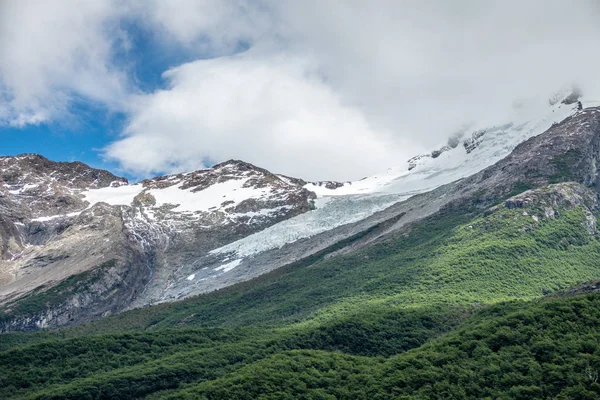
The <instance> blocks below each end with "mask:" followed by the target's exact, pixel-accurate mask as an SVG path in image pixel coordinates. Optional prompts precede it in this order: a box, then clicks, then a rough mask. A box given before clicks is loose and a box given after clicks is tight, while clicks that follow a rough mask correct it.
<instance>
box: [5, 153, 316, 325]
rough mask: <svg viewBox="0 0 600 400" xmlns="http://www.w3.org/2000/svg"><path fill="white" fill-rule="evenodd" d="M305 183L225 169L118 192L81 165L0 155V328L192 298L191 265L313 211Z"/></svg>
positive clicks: (236, 165)
mask: <svg viewBox="0 0 600 400" xmlns="http://www.w3.org/2000/svg"><path fill="white" fill-rule="evenodd" d="M305 184H306V182H304V181H302V180H298V179H294V178H290V177H285V176H278V175H275V174H272V173H270V172H269V171H267V170H265V169H262V168H258V167H255V166H254V165H252V164H249V163H245V162H242V161H236V160H230V161H227V162H225V163H221V164H218V165H215V166H214V167H213V168H209V169H204V170H199V171H194V172H190V173H186V174H176V175H168V176H164V177H157V178H155V179H149V180H145V181H143V182H141V183H140V184H137V185H129V184H128V183H127V180H126V179H124V178H119V177H116V176H114V175H112V174H111V173H109V172H107V171H101V170H95V169H93V168H90V167H87V166H85V165H84V164H81V163H57V162H52V161H50V160H47V159H46V158H44V157H41V156H38V155H22V156H17V157H2V158H0V252H1V253H0V254H1V256H2V257H1V259H0V311H1V312H3V313H4V314H3V315H0V331H9V330H28V329H38V328H43V327H49V328H52V327H56V326H61V325H65V324H72V323H80V322H83V321H87V320H90V319H93V318H97V317H100V316H102V315H106V314H111V313H116V312H120V311H122V310H124V309H127V308H129V307H131V306H134V305H135V306H142V305H146V304H148V303H151V302H156V301H164V300H165V299H169V298H176V297H178V296H179V297H181V296H185V295H191V294H194V293H195V292H194V287H193V285H190V284H192V283H193V282H190V281H188V280H186V279H185V278H186V277H187V276H189V270H190V269H194V268H195V267H194V263H195V261H196V260H197V259H199V258H200V257H202V256H204V255H206V253H207V252H209V251H210V250H211V249H213V248H216V247H219V246H223V245H225V244H227V243H229V242H231V241H234V240H237V239H239V238H241V237H244V236H246V235H249V234H252V233H253V232H256V231H258V230H261V229H264V228H265V227H267V226H270V225H272V224H275V223H277V222H280V221H282V220H285V219H288V218H291V217H293V216H295V215H298V214H301V213H304V212H306V211H309V210H311V209H312V208H314V199H315V198H316V196H315V194H314V193H313V192H310V191H308V190H307V189H305V188H304V187H303V186H304V185H305ZM222 274H223V273H222V272H218V273H215V275H219V276H220V275H222ZM90 279H91V281H90ZM218 279H219V278H218V277H217V278H216V280H217V281H218ZM221 279H227V278H226V277H225V278H221ZM74 280H75V281H74ZM75 282H77V284H76V285H75ZM34 298H37V299H38V300H39V301H32V299H34ZM44 299H48V301H46V300H44ZM59 300H60V301H59ZM33 304H35V305H36V307H37V308H36V307H33V306H32V305H33Z"/></svg>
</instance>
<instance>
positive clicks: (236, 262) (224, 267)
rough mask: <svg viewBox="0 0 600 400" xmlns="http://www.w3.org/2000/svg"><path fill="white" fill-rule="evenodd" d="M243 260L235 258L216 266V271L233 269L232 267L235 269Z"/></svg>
mask: <svg viewBox="0 0 600 400" xmlns="http://www.w3.org/2000/svg"><path fill="white" fill-rule="evenodd" d="M241 262H242V260H241V259H239V260H233V261H231V262H228V263H226V264H223V265H221V266H220V267H217V268H215V271H223V272H228V271H231V270H232V269H234V268H235V267H237V266H238V265H240V263H241Z"/></svg>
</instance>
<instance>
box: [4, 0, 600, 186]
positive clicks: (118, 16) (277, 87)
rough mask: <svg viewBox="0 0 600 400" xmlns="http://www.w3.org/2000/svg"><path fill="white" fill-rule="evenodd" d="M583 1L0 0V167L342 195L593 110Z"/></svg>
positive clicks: (590, 34) (588, 5) (591, 8)
mask: <svg viewBox="0 0 600 400" xmlns="http://www.w3.org/2000/svg"><path fill="white" fill-rule="evenodd" d="M599 20H600V3H598V2H597V1H594V0H572V1H569V2H566V1H561V0H520V1H516V0H503V1H493V0H455V1H447V0H420V1H417V0H411V1H409V0H405V1H404V0H391V1H386V0H374V1H369V2H366V1H360V0H346V1H342V0H321V1H317V0H304V1H292V0H281V1H275V0H273V1H266V0H251V1H244V0H120V1H117V0H103V1H88V0H54V1H52V2H50V1H45V0H19V1H12V0H0V155H15V154H20V153H40V154H42V155H44V156H46V157H48V158H51V159H54V160H66V161H72V160H80V161H83V162H86V163H88V164H90V165H92V166H94V167H98V168H106V169H109V170H111V171H113V172H115V173H117V174H120V175H125V176H127V177H130V178H131V179H133V180H136V179H141V178H145V177H151V176H155V175H160V174H165V173H173V172H183V171H190V170H195V169H198V168H204V167H210V166H211V165H213V164H214V163H217V162H221V161H225V160H228V159H242V160H244V161H248V162H251V163H253V164H256V165H258V166H261V167H264V168H267V169H269V170H271V171H273V172H277V173H283V174H287V175H290V176H295V177H300V178H304V179H309V180H351V179H360V178H362V177H364V176H368V175H372V174H374V173H377V172H379V171H384V170H386V169H387V168H389V167H395V166H399V165H402V164H403V163H405V162H406V160H407V159H408V158H410V157H412V156H414V155H416V154H420V153H423V152H426V151H431V150H432V149H434V148H437V147H439V146H441V145H443V144H444V143H445V142H446V140H447V139H448V137H449V136H451V135H452V134H453V133H454V132H455V131H457V130H458V129H460V127H462V126H464V125H465V124H467V123H471V122H474V121H479V122H481V121H490V123H493V122H496V121H500V120H501V118H502V116H503V115H506V113H507V112H508V111H509V109H510V107H511V106H512V104H514V102H515V101H516V100H518V99H521V98H525V97H527V96H533V95H539V94H540V93H542V94H545V93H552V92H553V91H555V90H557V89H558V88H560V87H563V86H564V85H566V84H572V83H577V84H578V85H579V86H580V87H581V88H582V90H583V92H584V94H586V93H600V90H599V86H600V80H599V79H597V78H596V75H597V71H599V70H600V54H598V52H597V51H596V49H597V44H598V43H600V24H599V23H598V22H597V21H599Z"/></svg>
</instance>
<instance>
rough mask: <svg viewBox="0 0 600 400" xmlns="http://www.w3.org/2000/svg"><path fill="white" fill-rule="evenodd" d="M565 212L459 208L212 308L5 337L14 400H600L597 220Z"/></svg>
mask: <svg viewBox="0 0 600 400" xmlns="http://www.w3.org/2000/svg"><path fill="white" fill-rule="evenodd" d="M558 211H559V212H558V213H556V216H554V217H552V218H533V217H532V216H533V215H537V214H539V215H541V214H542V210H541V209H535V208H534V209H528V210H527V212H523V210H522V209H510V208H507V207H505V206H504V205H499V206H497V207H495V208H493V209H489V210H486V211H485V212H482V211H481V210H478V209H475V208H464V207H454V208H447V209H444V210H442V211H440V212H439V213H437V214H435V215H433V216H432V217H429V218H426V219H424V220H421V221H419V222H417V223H414V224H412V225H410V226H409V227H407V228H406V229H404V230H403V231H401V232H398V233H397V234H396V235H395V236H394V237H391V238H387V239H385V240H382V241H380V242H378V243H376V244H374V245H372V246H369V247H367V248H364V249H362V250H359V251H356V252H353V253H350V254H345V255H336V256H333V257H327V255H328V254H330V253H332V252H334V251H336V250H338V249H339V248H341V247H342V246H344V245H347V244H349V243H350V242H352V241H353V240H358V239H360V235H357V236H355V237H353V238H350V239H348V240H346V241H345V242H344V243H339V244H337V245H336V246H333V247H331V248H328V249H325V250H324V251H322V252H320V253H318V254H315V255H313V256H311V257H308V258H306V259H304V260H301V261H299V262H297V263H294V264H291V265H288V266H286V267H283V268H280V269H278V270H275V271H273V272H271V273H269V274H266V275H263V276H261V277H259V278H257V279H254V280H252V281H248V282H244V283H241V284H237V285H234V286H231V287H229V288H226V289H223V290H219V291H217V292H213V293H210V294H205V295H201V296H197V297H194V298H190V299H187V300H184V301H181V302H176V303H168V304H162V305H157V306H152V307H146V308H142V309H137V310H132V311H128V312H125V313H122V314H119V315H115V316H112V317H108V318H104V319H101V320H98V321H95V322H92V323H88V324H85V325H81V326H73V327H67V328H62V329H59V330H54V331H40V332H32V333H12V334H3V335H0V398H3V399H4V398H6V399H11V398H14V399H17V398H19V399H116V398H127V399H138V398H147V399H162V398H167V399H597V398H600V383H599V374H600V291H599V290H600V284H598V286H596V284H595V283H594V280H595V279H598V278H599V277H600V263H599V262H598V260H600V241H599V240H598V238H597V237H596V236H595V235H593V234H590V232H588V231H587V230H586V229H585V228H584V223H585V222H586V218H587V217H588V216H587V214H586V212H587V210H586V209H584V208H583V207H582V206H579V207H571V208H564V209H560V210H558ZM582 282H588V283H587V284H584V285H582Z"/></svg>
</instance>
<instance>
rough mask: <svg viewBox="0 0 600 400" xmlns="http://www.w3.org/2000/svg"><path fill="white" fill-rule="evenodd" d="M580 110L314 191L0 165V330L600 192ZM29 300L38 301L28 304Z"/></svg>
mask: <svg viewBox="0 0 600 400" xmlns="http://www.w3.org/2000/svg"><path fill="white" fill-rule="evenodd" d="M577 109H578V107H577V105H576V104H571V105H566V104H564V103H562V102H558V103H555V104H554V105H552V108H551V114H550V116H549V117H545V116H542V117H541V119H539V120H534V121H533V122H530V123H522V124H520V125H519V124H512V125H510V126H508V125H507V127H506V128H505V129H506V132H505V131H503V130H502V129H500V130H497V131H494V130H493V129H490V130H488V131H487V133H486V134H485V135H482V136H480V137H482V138H483V139H482V141H481V144H480V145H478V146H475V147H474V148H473V151H472V152H471V153H467V152H466V149H465V146H464V145H463V146H460V141H457V140H454V141H453V145H455V146H454V147H452V146H450V145H449V147H451V149H450V150H448V151H447V152H442V153H441V154H440V155H439V156H438V157H437V158H436V159H432V160H433V162H434V164H432V165H433V167H427V168H425V167H424V166H423V165H418V166H417V167H416V168H414V171H402V172H400V173H397V172H396V171H394V170H391V173H390V174H389V177H385V178H384V179H380V177H379V176H378V177H373V178H367V179H365V180H361V181H357V182H352V183H339V182H329V181H323V182H317V183H307V182H305V181H303V180H301V179H295V178H290V177H286V176H283V175H276V174H273V173H271V172H269V171H267V170H264V169H262V168H258V167H256V166H253V165H252V164H248V163H245V162H242V161H236V160H231V161H228V162H225V163H222V164H218V165H215V166H214V167H213V168H209V169H204V170H199V171H194V172H190V173H185V174H175V175H168V176H164V177H157V178H154V179H149V180H145V181H142V182H140V183H139V184H134V185H130V184H127V182H126V180H124V179H122V178H118V177H115V176H114V175H112V174H110V173H107V172H106V171H98V170H93V169H91V168H89V167H87V168H88V169H86V168H84V167H82V164H81V165H80V164H78V163H76V164H73V165H72V167H73V168H72V171H69V168H68V167H69V165H67V164H65V165H66V166H65V165H63V164H64V163H62V164H61V163H53V162H51V161H48V160H46V159H43V157H41V158H40V156H31V155H27V156H19V157H13V158H10V157H4V158H3V160H4V161H2V162H3V164H1V165H2V168H1V171H2V173H3V174H5V175H6V176H7V178H3V179H4V180H3V181H1V182H0V183H1V184H0V193H1V194H2V196H1V197H0V206H1V207H4V208H3V210H4V212H3V213H2V214H0V216H1V218H2V225H1V229H2V236H0V237H1V240H2V242H1V243H0V244H1V245H2V247H1V248H2V249H6V250H3V256H2V261H1V262H0V279H2V283H1V284H0V307H3V310H4V316H3V315H2V314H1V313H0V330H4V331H6V330H23V329H37V328H40V327H55V326H60V325H65V324H71V323H80V322H84V321H86V320H90V319H93V318H97V317H99V316H102V315H106V314H110V313H116V312H120V311H122V310H124V309H127V308H130V307H139V306H144V305H147V304H152V303H157V302H163V301H173V300H177V299H181V298H184V297H188V296H191V295H194V294H198V293H205V292H209V291H212V290H216V289H219V288H222V287H226V286H229V285H231V284H234V283H237V282H240V281H244V280H248V279H251V278H253V277H256V276H259V275H261V274H264V273H266V272H268V271H271V270H273V269H275V268H278V267H281V266H283V265H286V264H288V263H290V262H294V261H296V260H298V259H301V258H303V257H306V256H307V255H310V254H314V253H315V252H317V251H319V250H321V249H323V248H325V247H327V246H329V245H332V244H334V243H337V242H339V241H340V240H343V239H346V238H348V237H350V236H352V235H355V234H357V233H361V232H365V231H368V232H369V233H368V234H366V235H363V237H362V238H361V240H358V241H353V242H352V244H351V245H349V246H347V247H346V248H342V249H341V250H339V252H340V253H343V252H347V251H353V250H354V249H356V248H359V247H361V246H365V245H368V244H369V243H372V242H373V241H378V240H382V239H383V238H385V237H387V236H389V235H393V234H396V233H397V232H400V231H402V230H403V229H404V228H405V227H406V226H408V224H410V222H412V221H415V220H417V219H420V218H423V217H425V216H427V215H431V214H432V213H435V212H438V211H440V210H441V209H448V208H453V207H473V206H475V207H488V206H490V205H493V203H494V202H495V201H497V200H498V199H502V198H506V197H510V195H511V193H513V192H514V191H523V190H525V189H527V188H537V187H543V186H545V185H548V184H551V183H555V182H563V181H575V182H578V183H580V184H582V185H584V186H585V187H591V188H594V190H595V188H596V187H597V183H596V181H597V175H598V171H597V168H596V165H597V162H598V161H599V160H598V157H599V154H600V153H599V151H598V148H599V145H598V141H600V139H599V138H598V136H599V129H598V125H599V124H598V119H599V115H598V114H599V113H600V110H599V109H596V108H589V109H585V110H583V111H578V110H577ZM565 117H567V118H566V119H565V120H564V121H562V122H560V121H561V120H562V119H564V118H565ZM557 121H558V122H557ZM547 128H550V129H548V130H547V132H545V133H544V134H542V135H539V136H535V135H536V134H539V133H542V132H544V131H545V130H546V129H547ZM505 133H506V134H505ZM511 135H512V136H511ZM531 136H533V137H532V138H530V139H529V140H527V141H525V142H524V143H522V144H520V145H517V143H518V140H523V139H526V138H528V137H531ZM472 137H473V136H471V138H472ZM507 137H508V138H511V137H513V138H515V139H513V140H517V141H516V142H514V144H513V142H506V140H507V139H506V138H507ZM455 139H456V138H455ZM495 141H497V142H498V144H497V145H496V144H495ZM463 143H466V141H465V142H463ZM490 144H491V145H490ZM509 145H510V146H511V147H507V146H509ZM494 146H496V147H494ZM514 146H516V147H514ZM513 147H514V151H513V152H512V153H510V155H508V156H507V157H505V158H503V159H500V158H501V156H503V155H505V154H507V152H509V151H510V149H512V148H513ZM498 149H501V150H502V152H498V151H499V150H498ZM507 149H508V150H507ZM460 151H462V152H463V153H467V154H468V157H467V158H466V159H465V160H461V162H462V164H457V165H458V167H456V166H455V167H452V168H448V167H447V165H446V164H443V163H445V162H447V161H446V160H443V158H444V157H446V155H447V154H459V153H458V152H460ZM490 151H493V152H495V153H490ZM489 154H493V157H488V155H489ZM483 155H485V157H483V158H484V160H483V161H482V160H480V159H479V158H481V157H482V156H483ZM29 158H30V159H31V160H37V161H26V159H29ZM496 159H500V161H498V162H497V163H496V164H494V165H491V166H489V167H488V165H490V163H491V162H493V161H494V160H496ZM439 160H441V161H440V162H443V163H442V164H440V165H439V167H440V168H442V167H445V168H446V169H445V170H438V169H437V168H438V167H436V165H437V164H435V163H437V162H438V161H439ZM21 162H24V163H25V164H24V165H18V163H21ZM428 162H429V161H428ZM29 164H31V165H29ZM12 165H17V166H16V167H12ZM485 167H487V168H485ZM63 168H66V169H65V170H64V173H62V172H61V173H56V172H55V171H54V169H58V170H60V171H63ZM482 169H483V170H482ZM5 171H8V172H6V173H5ZM71 172H75V173H73V176H71V175H70V173H71ZM472 173H475V174H474V175H472V176H470V177H467V176H468V175H470V174H472ZM61 174H62V175H61ZM63 175H64V176H63ZM2 176H4V175H2ZM456 179H458V180H457V181H456V182H454V183H449V182H452V180H456ZM382 188H383V190H382ZM432 189H433V190H432ZM564 190H567V188H564ZM571 190H573V188H571ZM44 196H46V197H44ZM40 198H42V199H44V200H43V201H42V202H41V203H40ZM515 201H520V200H518V198H517V200H515ZM523 201H525V200H523ZM42 203H43V204H42ZM525 203H526V201H525ZM525 203H524V204H525ZM374 227H375V229H374ZM73 279H74V280H75V283H73V282H72V280H73ZM73 288H76V290H70V289H73ZM34 297H35V298H37V299H38V300H39V299H42V300H40V301H38V304H39V303H40V302H41V303H43V306H42V307H41V308H38V309H37V310H31V309H30V308H28V307H25V306H27V305H28V304H29V303H30V302H29V300H30V299H32V298H34ZM28 302H29V303H28Z"/></svg>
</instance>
